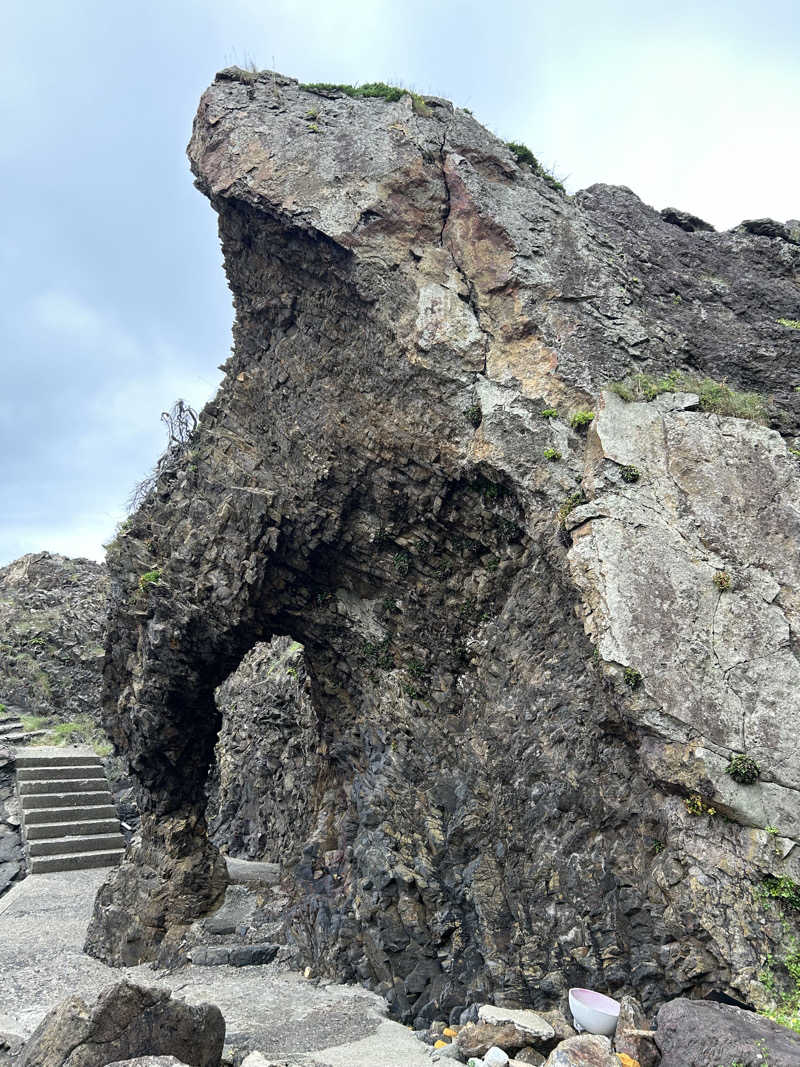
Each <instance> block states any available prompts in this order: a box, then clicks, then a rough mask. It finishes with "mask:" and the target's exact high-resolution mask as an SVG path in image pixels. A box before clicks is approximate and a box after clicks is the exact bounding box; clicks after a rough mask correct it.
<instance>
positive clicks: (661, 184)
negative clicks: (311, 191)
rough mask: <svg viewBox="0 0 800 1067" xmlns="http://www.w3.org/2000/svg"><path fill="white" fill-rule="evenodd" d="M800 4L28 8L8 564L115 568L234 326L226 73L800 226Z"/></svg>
mask: <svg viewBox="0 0 800 1067" xmlns="http://www.w3.org/2000/svg"><path fill="white" fill-rule="evenodd" d="M798 56H800V17H798V5H797V0H761V2H759V3H754V2H752V0H740V2H738V3H733V2H728V0H725V2H723V0H717V2H714V0H711V2H709V0H694V2H692V3H687V2H683V0H671V2H670V3H668V4H665V3H663V0H659V2H658V3H653V2H651V0H637V2H628V0H609V2H604V0H572V2H571V3H569V4H559V3H556V2H553V0H548V2H547V3H540V2H538V0H519V2H517V3H511V2H507V0H505V2H504V0H494V2H493V3H486V2H483V3H477V2H472V0H444V2H439V3H437V2H436V0H425V2H420V0H391V2H387V0H367V2H365V0H323V2H318V3H317V2H311V0H213V2H212V0H192V2H181V0H157V2H153V0H137V2H136V3H122V2H121V0H37V2H36V3H35V4H31V3H30V0H5V2H4V4H3V20H2V37H1V39H0V129H1V130H2V135H0V174H2V182H3V193H4V195H3V212H2V220H3V221H2V227H1V228H0V280H1V281H2V302H1V303H0V343H1V345H2V347H1V348H0V361H1V362H0V449H2V466H0V494H1V500H0V506H2V512H0V565H2V564H4V563H7V562H9V561H10V560H12V559H15V558H16V557H18V556H20V555H22V554H23V553H25V552H34V551H39V550H41V549H48V550H50V551H53V552H62V553H64V554H66V555H73V556H77V555H84V556H89V557H90V558H94V559H102V558H103V549H102V542H103V541H105V540H108V539H109V538H110V537H111V536H112V534H113V531H114V527H115V525H116V523H117V522H118V521H119V520H120V519H121V518H123V517H124V514H125V502H126V500H127V497H128V495H129V493H130V490H131V488H132V486H133V485H134V484H135V483H136V482H137V481H138V480H139V479H140V478H142V477H143V475H144V474H145V473H146V472H147V471H148V469H149V468H150V467H151V466H152V464H153V463H154V461H155V459H156V458H157V456H158V455H159V453H160V452H161V449H162V447H163V444H164V434H163V427H162V426H161V423H160V422H159V415H160V413H161V411H163V410H164V409H165V408H168V407H169V406H170V405H171V404H172V403H173V401H174V400H176V399H177V398H178V397H182V398H184V399H185V400H187V401H189V402H190V403H192V404H194V405H195V406H197V407H199V406H201V405H202V404H203V403H204V402H205V401H206V400H207V399H208V398H209V397H210V396H211V395H212V394H213V392H214V390H215V388H216V386H217V384H218V381H219V377H220V375H219V372H218V370H217V365H218V364H219V363H221V362H222V361H223V360H224V359H225V358H226V357H227V354H228V350H229V347H230V327H231V320H232V309H231V302H230V296H229V293H228V290H227V287H226V285H225V279H224V275H223V271H222V266H221V256H220V252H219V247H218V242H217V236H216V219H215V216H214V213H213V212H212V211H211V208H210V207H209V206H208V204H207V202H206V200H205V199H204V198H203V197H202V196H201V195H200V194H199V193H198V192H196V190H195V189H194V188H193V186H192V179H191V175H190V172H189V167H188V164H187V161H186V157H185V152H184V150H185V145H186V142H187V141H188V138H189V133H190V129H191V122H192V117H193V114H194V111H195V108H196V106H197V101H198V99H199V96H200V94H201V92H202V91H203V89H204V88H205V87H206V85H207V84H208V83H209V82H210V81H211V80H212V78H213V76H214V73H215V71H216V70H218V69H220V68H222V67H225V66H228V65H230V64H232V63H235V62H239V63H241V64H242V65H244V63H245V62H246V61H248V60H250V59H252V60H254V61H255V62H256V63H257V64H258V65H259V67H264V68H267V67H273V65H274V67H275V69H277V70H279V71H281V72H282V73H284V74H288V75H292V76H294V77H297V78H299V79H301V80H302V81H333V82H364V81H378V80H380V81H388V82H394V83H396V84H397V83H400V84H403V85H406V86H410V87H413V88H415V89H416V90H417V91H419V92H423V93H426V92H427V93H435V94H436V95H439V96H446V97H449V98H450V99H452V100H453V101H454V102H455V103H457V104H458V105H460V106H462V107H469V108H471V109H472V111H473V112H474V113H475V115H476V117H477V118H478V119H480V120H481V121H482V122H484V123H485V124H486V125H487V126H488V127H489V128H490V129H492V130H494V132H495V133H497V134H498V135H500V136H502V137H503V138H505V139H508V140H516V141H524V142H525V143H527V144H528V145H529V146H530V147H531V149H532V150H533V152H534V153H535V154H536V155H537V156H538V158H539V159H540V160H541V162H542V163H544V164H545V165H547V166H550V167H552V168H553V169H554V170H555V172H556V173H557V174H558V175H560V176H562V177H565V178H566V185H567V188H568V190H569V191H570V192H574V191H575V190H577V189H579V188H583V187H585V186H587V185H591V184H592V183H593V182H598V181H603V182H613V183H619V184H624V185H628V186H630V187H631V188H632V189H633V190H634V191H635V192H636V193H638V194H639V195H640V196H641V197H642V198H643V199H644V200H645V201H647V202H648V203H650V204H652V205H653V206H655V207H657V208H661V207H664V206H667V205H672V206H677V207H680V208H684V209H686V210H689V211H692V212H694V213H696V214H698V215H700V216H702V217H703V218H705V219H707V220H709V221H710V222H712V223H713V224H714V225H715V226H717V228H719V229H725V228H728V227H730V226H733V225H735V224H736V223H738V222H739V221H741V220H742V219H743V218H759V217H762V216H771V217H773V218H778V219H781V220H785V219H787V218H796V217H798V216H800V181H798V174H799V173H800V148H799V147H798V145H799V143H800V138H799V137H798V133H799V132H800V122H798V117H799V112H800V63H799V62H798Z"/></svg>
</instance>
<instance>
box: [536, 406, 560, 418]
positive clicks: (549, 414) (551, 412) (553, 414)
mask: <svg viewBox="0 0 800 1067" xmlns="http://www.w3.org/2000/svg"><path fill="white" fill-rule="evenodd" d="M539 414H540V415H541V416H542V418H543V419H557V418H558V412H557V411H556V409H555V408H544V409H543V410H542V411H540V412H539Z"/></svg>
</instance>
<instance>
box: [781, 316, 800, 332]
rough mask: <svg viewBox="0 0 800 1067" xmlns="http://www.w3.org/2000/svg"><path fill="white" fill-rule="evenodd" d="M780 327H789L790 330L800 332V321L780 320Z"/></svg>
mask: <svg viewBox="0 0 800 1067" xmlns="http://www.w3.org/2000/svg"><path fill="white" fill-rule="evenodd" d="M778 325H779V326H788V327H789V329H790V330H800V319H778Z"/></svg>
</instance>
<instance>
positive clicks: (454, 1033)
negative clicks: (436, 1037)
mask: <svg viewBox="0 0 800 1067" xmlns="http://www.w3.org/2000/svg"><path fill="white" fill-rule="evenodd" d="M442 1033H443V1034H444V1036H445V1037H456V1036H457V1035H458V1030H454V1029H453V1027H452V1026H446V1027H445V1028H444V1030H443V1031H442Z"/></svg>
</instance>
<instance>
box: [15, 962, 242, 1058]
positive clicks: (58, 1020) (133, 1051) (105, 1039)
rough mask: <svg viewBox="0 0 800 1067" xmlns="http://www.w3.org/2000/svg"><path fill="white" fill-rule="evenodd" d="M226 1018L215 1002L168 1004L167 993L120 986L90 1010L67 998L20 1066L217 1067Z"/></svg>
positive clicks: (44, 1025)
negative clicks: (151, 1060)
mask: <svg viewBox="0 0 800 1067" xmlns="http://www.w3.org/2000/svg"><path fill="white" fill-rule="evenodd" d="M224 1041H225V1020H224V1019H223V1018H222V1013H221V1012H220V1010H219V1008H217V1007H216V1006H215V1005H214V1004H198V1005H193V1004H192V1005H190V1004H186V1003H184V1002H183V1001H182V1000H172V999H171V995H170V992H169V990H168V989H159V988H145V987H143V986H136V985H133V984H132V983H130V982H120V983H118V984H117V985H114V986H110V987H109V988H108V989H105V990H104V991H103V992H102V993H101V994H100V996H99V997H98V999H97V1001H96V1003H95V1004H94V1006H92V1007H89V1006H88V1005H87V1004H86V1003H85V1002H84V1001H83V1000H81V999H80V997H69V998H68V999H67V1000H64V1001H62V1002H61V1004H59V1005H58V1006H57V1007H56V1008H53V1010H52V1011H51V1012H50V1013H49V1014H48V1015H47V1016H46V1018H45V1019H43V1020H42V1022H41V1023H40V1024H39V1026H38V1027H37V1029H36V1030H35V1031H34V1033H33V1035H32V1036H31V1039H30V1041H29V1042H28V1043H27V1045H26V1046H25V1051H24V1053H23V1055H22V1058H21V1060H20V1063H19V1067H106V1065H107V1064H109V1063H113V1062H114V1061H117V1062H119V1061H120V1060H121V1061H123V1062H124V1061H125V1060H126V1059H131V1058H134V1059H135V1058H136V1057H137V1056H138V1057H144V1056H149V1057H153V1056H174V1057H177V1059H178V1061H179V1062H183V1063H185V1064H188V1065H189V1067H219V1064H220V1058H221V1055H222V1046H223V1044H224Z"/></svg>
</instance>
